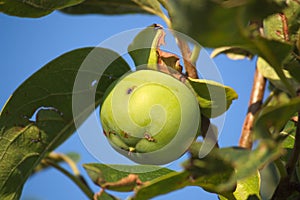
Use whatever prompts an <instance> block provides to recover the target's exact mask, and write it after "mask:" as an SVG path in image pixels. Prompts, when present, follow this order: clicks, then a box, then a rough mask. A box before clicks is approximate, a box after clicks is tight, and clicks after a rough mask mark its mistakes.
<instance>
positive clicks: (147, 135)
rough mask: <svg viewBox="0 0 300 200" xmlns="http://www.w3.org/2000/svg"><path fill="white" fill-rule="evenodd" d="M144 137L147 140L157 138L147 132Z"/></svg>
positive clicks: (153, 140) (151, 140)
mask: <svg viewBox="0 0 300 200" xmlns="http://www.w3.org/2000/svg"><path fill="white" fill-rule="evenodd" d="M144 137H145V139H146V140H148V141H149V142H156V140H155V139H154V138H153V137H152V136H151V135H150V134H149V133H145V134H144Z"/></svg>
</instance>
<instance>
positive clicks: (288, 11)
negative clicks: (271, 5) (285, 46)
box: [263, 1, 300, 42]
mask: <svg viewBox="0 0 300 200" xmlns="http://www.w3.org/2000/svg"><path fill="white" fill-rule="evenodd" d="M286 4H287V6H286V7H285V9H283V11H282V12H281V13H282V14H284V16H280V15H279V14H274V15H271V16H269V17H268V18H266V19H265V20H264V22H263V23H264V34H265V35H266V37H268V38H272V39H276V40H279V41H284V40H285V39H289V40H290V41H292V42H295V40H296V39H297V35H298V33H297V32H298V30H299V26H300V24H299V17H300V6H299V2H297V1H286ZM284 17H285V18H286V23H287V26H288V30H287V31H288V35H289V36H288V37H289V38H284V30H283V29H284V27H283V23H284V20H285V19H284Z"/></svg>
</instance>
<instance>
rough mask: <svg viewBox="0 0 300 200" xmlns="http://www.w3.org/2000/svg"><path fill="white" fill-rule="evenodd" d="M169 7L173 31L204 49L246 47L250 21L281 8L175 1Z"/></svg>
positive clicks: (249, 0)
mask: <svg viewBox="0 0 300 200" xmlns="http://www.w3.org/2000/svg"><path fill="white" fill-rule="evenodd" d="M169 4H170V6H169V13H170V16H171V19H172V23H173V28H174V29H176V30H178V31H180V32H183V33H185V34H187V35H189V36H191V37H193V38H194V39H196V40H197V41H198V42H199V43H200V44H201V45H203V46H207V47H220V46H235V45H241V44H247V43H248V41H247V40H248V37H249V36H250V29H249V27H247V25H248V23H249V21H251V20H254V19H256V20H257V19H262V18H263V17H265V16H267V15H269V14H272V13H275V12H278V11H280V8H281V7H280V6H279V5H277V4H276V3H275V2H274V1H267V0H263V1H258V0H246V1H243V2H240V1H238V0H235V1H234V0H233V1H213V0H208V1H206V0H178V1H169ZM262 8H263V9H262ZM208 19H209V20H208Z"/></svg>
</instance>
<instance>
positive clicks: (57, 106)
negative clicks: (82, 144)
mask: <svg viewBox="0 0 300 200" xmlns="http://www.w3.org/2000/svg"><path fill="white" fill-rule="evenodd" d="M92 50H93V55H97V56H98V59H87V61H88V62H89V65H90V66H91V67H94V68H97V69H99V68H100V69H101V66H102V67H103V68H104V67H105V65H104V64H105V63H106V62H107V61H109V60H110V59H111V58H116V57H118V56H119V55H118V54H116V53H114V52H113V51H110V50H107V49H103V48H83V49H77V50H74V51H71V52H68V53H66V54H64V55H62V56H60V57H58V58H56V59H55V60H53V61H51V62H50V63H48V64H47V65H45V66H44V67H43V68H41V69H40V70H39V71H37V72H36V73H34V74H33V75H32V76H31V77H30V78H28V79H27V80H26V81H25V82H24V83H23V84H22V85H21V86H20V87H19V88H18V89H17V90H16V91H15V92H14V93H13V94H12V96H11V97H10V99H9V100H8V102H7V103H6V105H5V107H4V108H3V109H2V111H1V114H0V168H1V170H0V196H1V198H2V199H15V198H18V197H19V195H20V193H21V190H22V187H23V184H24V183H25V181H26V179H27V178H28V177H29V175H30V174H31V172H32V170H33V169H34V168H35V167H36V166H37V165H38V164H39V162H40V161H41V159H42V158H43V157H45V156H47V154H48V153H49V152H50V151H52V150H53V149H55V148H56V147H57V146H58V145H60V144H61V143H62V142H63V141H64V140H66V139H67V138H68V137H69V136H70V135H71V134H72V133H73V132H74V131H75V129H76V127H75V125H74V122H75V121H76V123H77V124H81V123H82V122H83V121H84V120H85V119H86V118H87V117H88V116H89V115H90V113H91V112H93V111H94V109H95V106H97V105H99V104H100V101H101V98H102V96H103V93H104V91H105V90H106V88H107V87H108V85H109V84H111V83H112V82H113V81H114V80H116V79H117V78H118V77H120V76H122V75H123V74H124V73H125V72H127V71H128V70H129V66H128V65H127V63H126V62H125V61H124V60H123V59H121V58H119V59H117V60H116V61H114V62H113V63H112V64H111V65H110V66H109V67H108V69H106V70H105V71H104V73H103V75H102V77H101V79H100V83H101V84H99V85H98V90H97V91H95V90H96V88H95V87H91V84H92V83H91V82H92V81H91V80H94V79H96V80H97V78H99V76H100V75H99V74H97V73H91V72H85V71H84V72H81V73H86V75H87V76H86V78H87V80H86V83H82V84H81V86H82V88H81V89H82V91H76V92H77V93H76V96H77V97H81V98H84V97H86V96H90V95H91V94H93V93H96V95H95V102H93V104H92V105H86V104H84V103H82V107H80V108H78V109H79V111H80V112H79V113H80V115H78V116H73V112H72V95H73V85H74V82H75V78H76V75H77V73H78V70H79V68H80V66H81V64H82V62H83V61H85V62H87V61H86V58H87V56H88V55H89V54H90V53H91V51H92ZM90 78H92V79H91V80H90Z"/></svg>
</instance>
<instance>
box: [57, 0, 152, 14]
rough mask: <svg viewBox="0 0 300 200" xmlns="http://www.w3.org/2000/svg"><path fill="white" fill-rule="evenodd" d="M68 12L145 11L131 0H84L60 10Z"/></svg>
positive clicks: (115, 12) (120, 12)
mask: <svg viewBox="0 0 300 200" xmlns="http://www.w3.org/2000/svg"><path fill="white" fill-rule="evenodd" d="M61 11H62V12H65V13H68V14H106V15H115V14H130V13H147V11H145V10H144V9H143V8H142V7H141V6H140V5H138V4H137V3H135V2H133V1H131V0H86V1H84V2H83V3H81V4H79V5H75V6H72V7H68V8H65V9H63V10H61Z"/></svg>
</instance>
